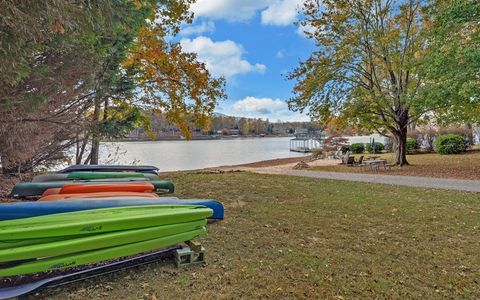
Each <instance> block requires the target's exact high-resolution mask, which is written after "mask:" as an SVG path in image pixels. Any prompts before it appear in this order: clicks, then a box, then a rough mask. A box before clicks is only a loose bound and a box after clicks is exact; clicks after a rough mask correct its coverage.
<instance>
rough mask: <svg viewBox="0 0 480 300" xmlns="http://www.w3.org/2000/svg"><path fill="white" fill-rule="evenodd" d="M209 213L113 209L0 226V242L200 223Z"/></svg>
mask: <svg viewBox="0 0 480 300" xmlns="http://www.w3.org/2000/svg"><path fill="white" fill-rule="evenodd" d="M212 214H213V211H212V210H211V209H209V208H206V207H203V206H188V205H184V206H182V205H177V206H170V205H152V206H129V207H113V208H102V209H94V210H84V211H77V212H69V213H61V214H53V215H45V216H39V217H32V218H25V219H16V220H8V221H1V222H0V241H3V240H27V239H37V238H53V237H59V236H71V235H91V234H98V233H105V232H114V231H120V230H131V229H139V228H147V227H154V226H162V225H170V224H177V223H185V222H191V221H197V220H202V219H206V218H208V217H210V216H211V215H212Z"/></svg>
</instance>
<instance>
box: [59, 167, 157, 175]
mask: <svg viewBox="0 0 480 300" xmlns="http://www.w3.org/2000/svg"><path fill="white" fill-rule="evenodd" d="M78 171H92V172H135V173H151V174H155V175H156V174H157V172H158V168H157V167H154V166H130V165H74V166H70V167H68V168H65V169H63V170H61V171H59V172H58V173H71V172H78Z"/></svg>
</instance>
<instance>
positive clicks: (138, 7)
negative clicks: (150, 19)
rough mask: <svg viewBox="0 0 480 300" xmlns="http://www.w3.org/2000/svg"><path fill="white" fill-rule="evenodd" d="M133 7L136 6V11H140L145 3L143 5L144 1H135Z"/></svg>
mask: <svg viewBox="0 0 480 300" xmlns="http://www.w3.org/2000/svg"><path fill="white" fill-rule="evenodd" d="M133 6H134V7H135V8H136V9H140V8H142V7H143V3H142V1H140V0H134V1H133Z"/></svg>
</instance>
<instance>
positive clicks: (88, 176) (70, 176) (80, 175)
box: [32, 171, 160, 182]
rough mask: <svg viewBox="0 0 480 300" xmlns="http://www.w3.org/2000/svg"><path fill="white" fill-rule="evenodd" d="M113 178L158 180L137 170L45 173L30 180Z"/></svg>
mask: <svg viewBox="0 0 480 300" xmlns="http://www.w3.org/2000/svg"><path fill="white" fill-rule="evenodd" d="M113 178H144V179H148V180H152V181H153V180H160V177H159V176H158V175H156V174H150V173H138V172H92V171H85V172H83V171H75V172H71V173H46V174H40V175H37V176H35V177H33V179H32V182H50V181H65V180H88V179H113Z"/></svg>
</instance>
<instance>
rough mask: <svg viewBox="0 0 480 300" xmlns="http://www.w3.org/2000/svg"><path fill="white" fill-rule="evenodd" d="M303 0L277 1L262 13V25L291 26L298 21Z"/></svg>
mask: <svg viewBox="0 0 480 300" xmlns="http://www.w3.org/2000/svg"><path fill="white" fill-rule="evenodd" d="M302 3H303V0H276V1H274V2H273V3H271V4H270V5H269V6H268V7H267V9H265V10H264V11H262V24H266V25H280V26H285V25H290V24H292V23H293V22H295V21H296V19H297V15H298V10H299V9H300V7H301V4H302Z"/></svg>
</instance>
